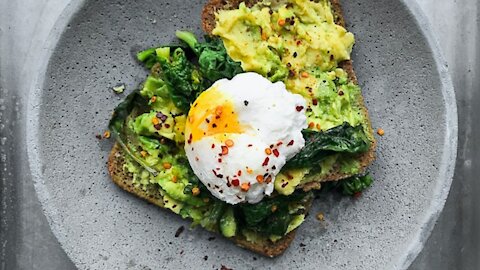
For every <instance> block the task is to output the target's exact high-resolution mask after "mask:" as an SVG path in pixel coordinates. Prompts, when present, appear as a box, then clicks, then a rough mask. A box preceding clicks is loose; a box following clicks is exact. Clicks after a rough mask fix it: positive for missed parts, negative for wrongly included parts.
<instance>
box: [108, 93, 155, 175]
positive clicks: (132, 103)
mask: <svg viewBox="0 0 480 270" xmlns="http://www.w3.org/2000/svg"><path fill="white" fill-rule="evenodd" d="M147 106H148V104H147V101H146V100H145V99H144V98H143V97H142V96H141V95H140V94H139V91H134V92H132V93H131V94H129V95H128V96H127V97H126V98H125V100H123V101H122V102H121V103H120V104H118V106H117V107H116V108H115V110H114V111H113V116H112V118H111V119H110V122H109V124H108V128H109V129H110V131H111V133H112V135H113V136H114V138H115V140H116V141H117V142H118V144H120V146H121V147H122V148H123V150H124V151H125V152H126V153H127V154H128V155H129V156H130V157H131V158H132V159H133V160H135V161H136V162H137V163H138V164H140V166H142V167H143V168H145V169H146V170H147V171H148V172H150V173H152V174H154V175H156V174H157V171H156V170H155V169H153V168H151V167H150V166H148V165H147V164H146V163H145V162H144V161H143V159H142V158H140V157H138V156H137V155H136V154H135V152H136V151H134V150H133V149H130V147H128V144H129V143H128V141H129V137H130V138H131V137H132V136H128V131H127V130H126V129H125V126H126V125H125V121H126V119H127V118H128V117H129V116H130V114H131V113H132V111H133V110H134V109H142V108H147Z"/></svg>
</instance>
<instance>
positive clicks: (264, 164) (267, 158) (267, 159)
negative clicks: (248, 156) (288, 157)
mask: <svg viewBox="0 0 480 270" xmlns="http://www.w3.org/2000/svg"><path fill="white" fill-rule="evenodd" d="M269 161H270V158H269V157H266V158H265V160H264V161H263V163H262V166H267V165H268V162H269Z"/></svg>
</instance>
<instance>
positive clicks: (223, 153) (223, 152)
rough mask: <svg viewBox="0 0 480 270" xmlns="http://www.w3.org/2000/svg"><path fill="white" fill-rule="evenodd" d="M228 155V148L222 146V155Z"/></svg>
mask: <svg viewBox="0 0 480 270" xmlns="http://www.w3.org/2000/svg"><path fill="white" fill-rule="evenodd" d="M226 154H228V147H226V146H224V145H222V155H226Z"/></svg>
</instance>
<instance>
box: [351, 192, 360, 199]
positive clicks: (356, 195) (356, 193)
mask: <svg viewBox="0 0 480 270" xmlns="http://www.w3.org/2000/svg"><path fill="white" fill-rule="evenodd" d="M360 196H362V192H355V193H354V194H353V197H354V198H355V199H356V198H359V197H360Z"/></svg>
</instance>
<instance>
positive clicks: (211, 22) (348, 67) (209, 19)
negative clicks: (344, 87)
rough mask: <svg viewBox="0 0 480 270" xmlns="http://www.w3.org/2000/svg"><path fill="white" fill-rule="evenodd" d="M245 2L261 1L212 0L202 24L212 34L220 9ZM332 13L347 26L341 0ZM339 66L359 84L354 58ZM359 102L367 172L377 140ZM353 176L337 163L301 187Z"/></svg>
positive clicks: (363, 162) (336, 1)
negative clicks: (365, 136) (366, 140)
mask: <svg viewBox="0 0 480 270" xmlns="http://www.w3.org/2000/svg"><path fill="white" fill-rule="evenodd" d="M242 2H245V4H246V6H248V7H251V6H253V5H255V3H257V2H259V1H258V0H243V1H242V0H210V1H209V2H208V3H207V4H206V5H205V6H204V8H203V11H202V26H203V29H204V31H205V32H206V33H208V34H211V33H212V31H213V29H215V25H216V18H215V14H216V13H217V12H218V11H220V10H229V9H236V8H238V6H239V5H240V3H242ZM330 3H331V7H332V13H333V15H334V18H335V23H336V24H338V25H341V26H343V27H345V19H344V17H343V12H342V8H341V5H340V2H339V0H330ZM339 67H340V68H342V69H344V70H345V71H346V72H347V74H348V79H349V80H350V81H351V82H353V83H354V84H358V81H357V77H356V76H355V72H354V70H353V63H352V60H346V61H343V62H341V63H340V64H339ZM357 102H358V104H359V106H360V107H361V109H362V113H363V114H364V116H365V119H367V123H366V124H367V130H368V133H369V138H370V140H371V142H372V143H371V146H370V148H369V150H368V151H367V152H365V153H362V154H359V155H358V156H357V160H358V162H359V164H360V168H361V169H360V171H361V172H365V170H366V168H367V167H368V166H369V165H370V164H371V163H372V162H373V160H374V159H375V148H376V141H375V138H374V135H373V129H372V124H371V122H370V117H369V116H368V110H367V107H366V106H365V103H364V100H363V97H362V96H361V95H360V96H359V98H358V101H357ZM350 176H352V175H351V174H348V173H342V172H341V170H340V166H339V165H338V164H337V165H335V166H333V168H332V170H331V171H330V173H329V174H327V175H324V176H322V177H320V176H318V178H317V177H315V176H313V177H312V179H316V180H314V181H311V182H308V183H306V184H303V185H300V186H299V188H303V189H304V190H305V191H308V190H311V189H319V188H320V187H321V184H320V183H321V182H326V181H338V180H341V179H345V178H348V177H350Z"/></svg>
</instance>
